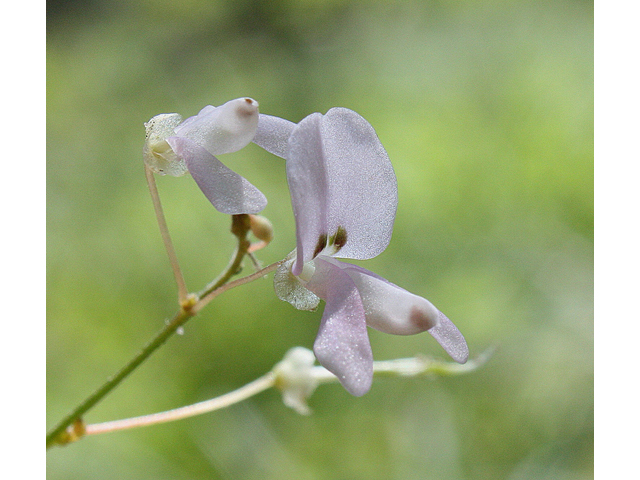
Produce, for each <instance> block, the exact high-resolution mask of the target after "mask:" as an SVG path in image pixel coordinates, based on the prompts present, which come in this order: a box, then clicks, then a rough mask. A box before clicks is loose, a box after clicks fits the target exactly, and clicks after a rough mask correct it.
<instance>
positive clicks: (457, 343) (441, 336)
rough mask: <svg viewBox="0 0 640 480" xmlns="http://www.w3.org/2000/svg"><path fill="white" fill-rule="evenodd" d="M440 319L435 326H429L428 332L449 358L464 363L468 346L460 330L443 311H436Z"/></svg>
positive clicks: (467, 355) (467, 354) (467, 353)
mask: <svg viewBox="0 0 640 480" xmlns="http://www.w3.org/2000/svg"><path fill="white" fill-rule="evenodd" d="M438 314H439V317H440V319H439V320H440V321H439V323H438V325H437V326H435V327H433V328H431V329H430V330H429V333H430V334H431V335H432V336H433V338H435V339H436V341H437V342H438V343H439V344H440V346H442V348H444V350H445V352H447V353H448V354H449V355H450V356H451V358H453V359H454V360H455V361H456V362H458V363H465V362H466V361H467V359H468V358H469V347H467V342H466V341H465V339H464V337H463V336H462V333H460V330H458V328H457V327H456V326H455V325H454V324H453V322H452V321H451V320H449V319H448V318H447V317H446V316H445V314H444V313H442V312H438Z"/></svg>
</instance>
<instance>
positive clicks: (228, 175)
mask: <svg viewBox="0 0 640 480" xmlns="http://www.w3.org/2000/svg"><path fill="white" fill-rule="evenodd" d="M258 117H259V113H258V102H256V101H255V100H253V99H251V98H238V99H235V100H231V101H229V102H227V103H225V104H224V105H221V106H219V107H213V106H211V105H209V106H206V107H204V108H203V109H202V110H200V112H199V113H198V114H197V115H195V116H193V117H190V118H187V119H186V120H184V121H182V117H181V116H180V115H178V114H177V113H172V114H163V115H158V116H156V117H153V118H152V119H151V120H150V121H149V122H147V123H146V124H145V126H146V129H147V140H146V142H145V147H144V158H145V163H146V164H147V166H149V167H150V168H151V169H152V170H153V171H154V172H156V173H159V174H161V175H167V174H168V175H173V176H180V175H184V174H185V173H187V171H188V172H189V173H190V174H191V176H192V177H193V179H194V180H195V181H196V183H197V184H198V186H199V187H200V190H202V192H203V193H204V194H205V196H206V197H207V198H208V199H209V201H210V202H211V203H212V204H213V206H214V207H215V208H216V209H217V210H219V211H220V212H222V213H226V214H229V215H236V214H241V213H258V212H259V211H261V210H262V209H264V207H265V206H266V205H267V199H266V198H265V196H264V195H263V194H262V192H260V190H258V189H257V188H256V187H254V186H253V185H252V184H251V183H249V182H248V181H247V180H246V179H245V178H244V177H242V176H240V175H238V174H237V173H235V172H234V171H232V170H230V169H229V168H227V167H226V166H224V165H223V164H222V163H221V162H220V161H219V160H218V159H217V158H216V157H215V156H214V155H221V154H223V153H231V152H235V151H238V150H240V149H241V148H243V147H245V146H246V145H248V144H249V143H250V142H251V140H252V139H253V137H254V135H255V133H256V128H257V126H258Z"/></svg>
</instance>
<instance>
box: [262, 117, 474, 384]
mask: <svg viewBox="0 0 640 480" xmlns="http://www.w3.org/2000/svg"><path fill="white" fill-rule="evenodd" d="M253 141H254V142H255V143H257V144H258V145H260V146H261V147H263V148H265V149H266V150H268V151H270V152H272V153H274V154H276V155H279V156H281V157H284V158H286V160H287V164H286V170H287V178H288V181H289V188H290V191H291V200H292V204H293V212H294V216H295V222H296V234H297V248H296V250H295V253H294V254H292V255H291V258H290V259H289V260H288V261H287V262H286V263H284V264H283V266H282V267H281V268H280V269H279V270H278V272H276V275H275V278H274V282H275V288H276V292H277V294H278V296H279V297H280V298H281V299H283V300H286V301H288V302H289V303H291V304H292V305H294V306H295V307H296V308H298V309H304V310H313V309H315V308H316V307H317V305H318V303H319V301H320V298H321V299H323V300H324V301H325V303H326V305H325V309H324V313H323V316H322V320H321V324H320V329H319V332H318V335H317V338H316V340H315V343H314V347H313V349H314V353H315V355H316V357H317V358H318V361H319V362H320V363H321V364H322V365H323V366H324V367H325V368H327V369H328V370H329V371H331V372H332V373H334V374H335V375H336V376H337V377H338V379H339V380H340V382H341V383H342V384H343V386H344V387H345V388H346V389H347V390H348V391H349V392H350V393H352V394H353V395H358V396H359V395H363V394H365V393H366V392H367V391H368V390H369V389H370V387H371V382H372V377H373V355H372V352H371V345H370V343H369V337H368V334H367V326H369V327H372V328H375V329H377V330H380V331H382V332H386V333H391V334H395V335H411V334H415V333H419V332H423V331H425V330H426V331H428V332H429V333H430V334H431V335H432V336H433V337H434V338H435V339H436V340H437V341H438V343H440V345H442V347H443V348H444V349H445V351H446V352H447V353H449V355H451V357H452V358H453V359H454V360H456V361H457V362H460V363H464V362H465V361H466V360H467V358H468V353H469V352H468V348H467V344H466V342H465V340H464V337H463V336H462V334H461V333H460V332H459V331H458V329H457V328H456V327H455V325H454V324H453V323H452V322H451V321H450V320H449V319H448V318H447V317H446V316H445V315H444V314H442V313H441V312H440V311H439V310H438V309H437V308H436V307H434V306H433V305H432V304H431V303H430V302H429V301H428V300H426V299H424V298H422V297H419V296H417V295H413V294H412V293H409V292H408V291H406V290H404V289H402V288H400V287H398V286H396V285H394V284H393V283H390V282H388V281H387V280H385V279H384V278H382V277H379V276H378V275H376V274H374V273H372V272H370V271H368V270H366V269H364V268H361V267H359V266H356V265H352V264H349V263H345V262H342V261H339V260H336V258H335V257H340V258H352V259H369V258H373V257H375V256H376V255H378V254H379V253H381V252H382V251H383V250H384V249H385V248H386V247H387V245H388V244H389V241H390V239H391V232H392V229H393V222H394V219H395V213H396V207H397V201H398V197H397V185H396V177H395V174H394V172H393V168H392V166H391V163H390V161H389V157H388V155H387V152H386V151H385V149H384V147H383V146H382V144H381V143H380V141H379V140H378V137H377V135H376V133H375V131H374V129H373V127H372V126H371V125H370V124H369V123H368V122H367V121H366V120H365V119H364V118H362V117H361V116H360V115H358V114H357V113H355V112H353V111H351V110H348V109H346V108H333V109H331V110H329V111H328V112H327V114H326V115H321V114H319V113H314V114H312V115H309V116H308V117H306V118H305V119H303V120H302V121H301V122H300V123H299V124H297V125H296V124H293V123H291V122H288V121H286V120H283V119H280V118H277V117H271V116H268V115H260V121H259V123H258V129H257V132H256V135H255V137H254V139H253Z"/></svg>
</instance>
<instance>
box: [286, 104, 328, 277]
mask: <svg viewBox="0 0 640 480" xmlns="http://www.w3.org/2000/svg"><path fill="white" fill-rule="evenodd" d="M321 121H322V115H320V114H319V113H313V114H311V115H309V116H308V117H306V118H304V119H303V120H302V121H301V122H300V123H299V124H298V125H297V126H296V127H295V129H294V131H293V133H292V135H291V137H290V138H289V154H288V157H287V166H286V168H287V179H288V181H289V190H290V192H291V203H292V206H293V215H294V217H295V221H296V234H297V254H296V255H297V256H296V261H295V262H294V264H293V268H292V273H293V274H294V275H299V274H300V272H301V271H302V267H303V264H304V263H305V262H308V261H309V260H311V259H313V257H315V256H316V255H317V253H318V252H317V246H318V245H319V243H320V244H321V247H320V249H322V248H324V245H325V244H326V239H327V215H326V213H327V212H326V210H327V195H328V194H327V179H326V168H325V158H324V155H323V148H322V138H321V135H320V123H321ZM323 238H324V243H323V242H322V239H323Z"/></svg>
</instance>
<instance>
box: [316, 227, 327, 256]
mask: <svg viewBox="0 0 640 480" xmlns="http://www.w3.org/2000/svg"><path fill="white" fill-rule="evenodd" d="M326 246H327V234H326V233H323V234H322V235H320V237H318V243H316V249H315V250H314V251H313V258H316V257H317V256H318V255H320V252H322V250H324V247H326Z"/></svg>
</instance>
